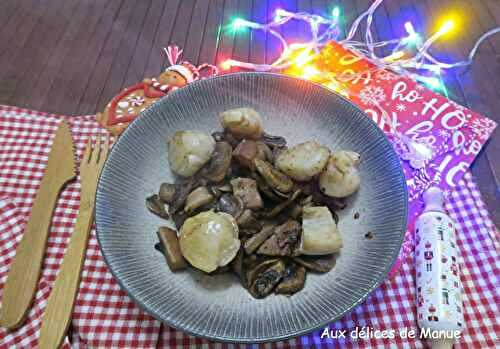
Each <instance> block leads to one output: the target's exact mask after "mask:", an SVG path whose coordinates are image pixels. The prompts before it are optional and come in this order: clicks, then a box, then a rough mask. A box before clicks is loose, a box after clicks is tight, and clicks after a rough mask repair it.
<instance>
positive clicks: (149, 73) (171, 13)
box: [144, 0, 180, 78]
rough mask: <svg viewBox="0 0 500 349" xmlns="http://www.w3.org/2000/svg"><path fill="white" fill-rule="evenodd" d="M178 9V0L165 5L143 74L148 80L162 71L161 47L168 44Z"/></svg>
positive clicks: (163, 58)
mask: <svg viewBox="0 0 500 349" xmlns="http://www.w3.org/2000/svg"><path fill="white" fill-rule="evenodd" d="M179 7H180V0H170V1H167V2H166V3H165V7H164V8H163V13H162V16H161V18H160V22H159V24H158V27H157V29H156V34H155V38H154V40H153V45H152V47H151V53H150V54H149V57H148V59H147V64H146V70H145V72H144V76H145V77H149V78H150V77H154V76H157V75H158V74H159V73H160V72H161V71H162V68H163V65H164V62H165V54H164V53H163V47H166V46H168V45H169V44H170V38H171V36H172V30H173V28H174V18H175V17H177V13H178V11H179Z"/></svg>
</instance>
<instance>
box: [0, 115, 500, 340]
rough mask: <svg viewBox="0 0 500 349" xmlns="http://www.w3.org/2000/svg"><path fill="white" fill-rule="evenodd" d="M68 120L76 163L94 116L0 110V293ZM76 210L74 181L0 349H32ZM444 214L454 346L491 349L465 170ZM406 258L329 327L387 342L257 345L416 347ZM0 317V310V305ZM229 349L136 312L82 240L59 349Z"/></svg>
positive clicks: (490, 229)
mask: <svg viewBox="0 0 500 349" xmlns="http://www.w3.org/2000/svg"><path fill="white" fill-rule="evenodd" d="M62 118H65V119H66V120H68V121H69V123H70V125H71V129H72V135H73V141H74V143H75V147H76V152H77V156H78V158H80V157H81V155H82V152H83V149H84V145H85V142H86V140H87V139H88V137H95V136H96V135H97V134H99V133H102V134H104V132H105V131H104V130H102V129H101V128H100V127H99V126H98V125H97V123H96V122H95V120H94V117H93V116H73V117H65V116H59V115H52V114H46V113H40V112H34V111H29V110H25V109H19V108H13V107H7V106H0V297H1V295H2V290H3V285H4V283H5V280H6V277H7V272H8V269H9V265H10V263H11V262H12V258H13V256H14V254H15V248H16V245H17V243H18V242H19V240H20V238H21V236H22V232H23V229H24V224H25V222H26V220H27V218H28V217H29V212H30V208H31V206H32V204H33V200H34V197H35V194H36V191H37V188H38V186H39V184H40V180H41V178H42V176H43V172H44V168H45V166H46V162H47V159H48V154H49V151H50V144H51V142H52V141H51V140H52V137H53V135H54V133H55V130H56V128H57V126H58V122H59V120H60V119H62ZM78 205H79V182H78V181H76V182H74V183H72V184H70V185H68V186H67V187H66V188H65V189H64V191H63V192H62V194H61V197H60V199H59V201H58V204H57V208H56V210H55V213H54V218H53V221H52V226H51V230H50V234H49V241H48V245H47V252H46V257H45V261H44V267H43V272H42V277H41V280H40V283H39V290H38V292H37V295H36V299H35V302H34V305H33V307H32V309H31V311H30V314H29V317H28V320H27V321H26V323H25V324H24V325H23V326H22V327H21V328H20V329H18V330H16V331H13V332H7V331H5V330H4V329H1V328H0V349H3V348H33V347H36V343H37V337H38V331H39V328H40V320H41V315H42V314H43V311H44V308H45V304H46V300H47V297H48V295H49V293H50V288H51V284H52V282H53V281H54V279H55V276H56V273H57V270H58V267H59V264H60V262H61V260H62V257H63V254H64V250H65V248H66V245H67V242H68V239H69V237H70V235H71V232H72V229H73V225H74V221H75V219H76V215H77V212H78ZM447 209H448V212H449V213H450V215H451V217H452V218H453V219H454V220H455V222H457V228H458V239H459V240H458V245H459V247H460V252H461V255H462V261H461V265H462V282H463V287H464V308H465V322H466V330H465V332H464V334H463V337H462V338H461V339H460V340H459V341H458V342H457V344H458V345H456V346H455V347H456V348H494V347H495V345H497V344H498V338H497V333H500V325H499V323H500V321H499V320H500V319H499V317H500V316H499V311H498V304H500V302H499V300H500V299H499V295H498V284H499V283H498V275H500V268H499V264H500V263H499V259H498V250H499V247H500V246H499V242H498V236H497V235H498V230H497V228H496V227H495V226H494V225H493V223H492V222H491V220H490V218H489V216H488V212H487V210H486V208H485V207H484V204H483V203H482V201H481V198H480V194H479V192H478V190H477V188H476V186H475V184H474V182H473V180H472V177H471V175H470V174H466V175H465V177H464V179H463V180H462V181H461V182H460V185H459V187H458V189H457V190H455V191H453V192H451V193H450V195H449V196H448V201H447ZM414 274H415V271H414V266H413V255H411V254H410V255H408V256H406V258H405V263H403V264H402V266H401V269H400V271H399V273H397V274H396V275H395V276H394V277H393V278H392V279H389V280H387V281H385V282H384V283H383V284H382V285H381V286H380V287H379V288H378V289H377V290H376V291H375V292H373V294H371V295H370V297H369V298H368V299H367V300H366V301H365V302H364V303H363V304H362V305H360V306H358V307H356V308H355V309H354V310H353V311H352V312H351V313H350V314H349V315H347V316H345V317H344V318H342V319H341V320H339V321H337V322H335V323H333V324H331V325H330V329H331V330H334V331H335V330H347V334H348V333H349V332H350V331H351V330H353V329H355V328H356V327H358V329H360V330H361V328H362V327H364V329H365V331H366V328H367V327H369V328H370V330H379V331H383V330H388V331H390V330H394V331H396V336H395V338H394V339H380V338H371V339H358V340H357V341H356V340H353V339H351V338H350V337H349V336H347V338H346V339H336V340H334V339H326V338H323V339H321V338H320V337H321V332H322V331H317V332H315V333H312V334H310V335H307V336H303V337H300V338H297V339H292V340H289V341H285V342H278V343H272V344H266V345H262V347H263V348H311V347H317V348H329V347H338V346H339V345H340V346H342V347H346V348H359V347H374V348H402V347H405V348H406V347H409V348H425V347H427V344H426V342H425V341H422V340H420V339H404V338H401V337H400V336H399V330H400V329H403V328H407V329H413V330H417V325H416V317H415V314H416V308H415V286H414V284H415V279H414ZM0 311H1V308H0ZM198 347H200V348H233V347H237V346H233V345H229V344H219V343H212V342H208V341H206V340H202V339H198V338H194V337H191V336H188V335H187V334H184V333H183V332H180V331H176V330H175V329H173V328H170V327H168V326H165V325H161V324H160V323H159V322H158V321H156V320H154V319H153V318H151V317H150V316H148V315H147V314H145V313H144V312H143V311H141V310H140V309H139V308H138V307H137V306H136V305H135V304H134V303H133V302H132V301H131V300H130V299H129V298H128V296H127V295H126V294H125V293H124V292H123V291H122V290H121V289H120V288H119V286H118V284H117V283H116V282H115V280H114V279H113V277H112V276H111V274H110V272H109V271H108V269H107V267H106V265H105V263H104V261H103V259H102V256H101V254H100V251H99V248H98V245H97V240H96V237H95V231H92V235H91V238H90V241H89V246H88V249H87V256H86V260H85V264H84V270H83V274H82V282H81V285H80V291H79V294H78V296H77V301H76V305H75V309H74V312H73V320H72V324H71V328H70V331H69V335H68V338H66V339H65V342H64V346H63V348H65V349H69V348H179V349H180V348H183V349H184V348H198Z"/></svg>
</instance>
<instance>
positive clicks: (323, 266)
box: [293, 255, 337, 273]
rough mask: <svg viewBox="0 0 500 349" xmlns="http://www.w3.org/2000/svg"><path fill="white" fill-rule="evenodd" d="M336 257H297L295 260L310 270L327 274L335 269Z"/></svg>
mask: <svg viewBox="0 0 500 349" xmlns="http://www.w3.org/2000/svg"><path fill="white" fill-rule="evenodd" d="M336 259H337V258H336V257H335V255H324V256H300V257H295V258H294V259H293V260H294V261H295V262H297V264H300V265H302V266H304V267H306V268H307V269H309V270H312V271H316V272H318V273H327V272H329V271H330V270H332V269H333V267H334V266H335V263H336Z"/></svg>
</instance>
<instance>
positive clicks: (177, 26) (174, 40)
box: [170, 0, 196, 48]
mask: <svg viewBox="0 0 500 349" xmlns="http://www.w3.org/2000/svg"><path fill="white" fill-rule="evenodd" d="M195 2H196V0H182V2H181V6H180V7H179V11H178V12H177V15H176V16H175V19H174V30H173V32H172V37H171V38H170V43H171V44H174V45H177V46H179V47H180V48H183V47H184V46H185V44H186V38H187V34H188V29H189V26H190V25H191V17H192V14H193V8H194V5H195Z"/></svg>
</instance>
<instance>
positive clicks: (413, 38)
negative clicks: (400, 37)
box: [405, 22, 420, 43]
mask: <svg viewBox="0 0 500 349" xmlns="http://www.w3.org/2000/svg"><path fill="white" fill-rule="evenodd" d="M405 30H406V32H407V33H408V36H407V37H406V38H405V40H406V42H409V43H417V42H419V41H420V35H418V33H417V32H416V31H415V29H414V28H413V24H411V22H406V23H405Z"/></svg>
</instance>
